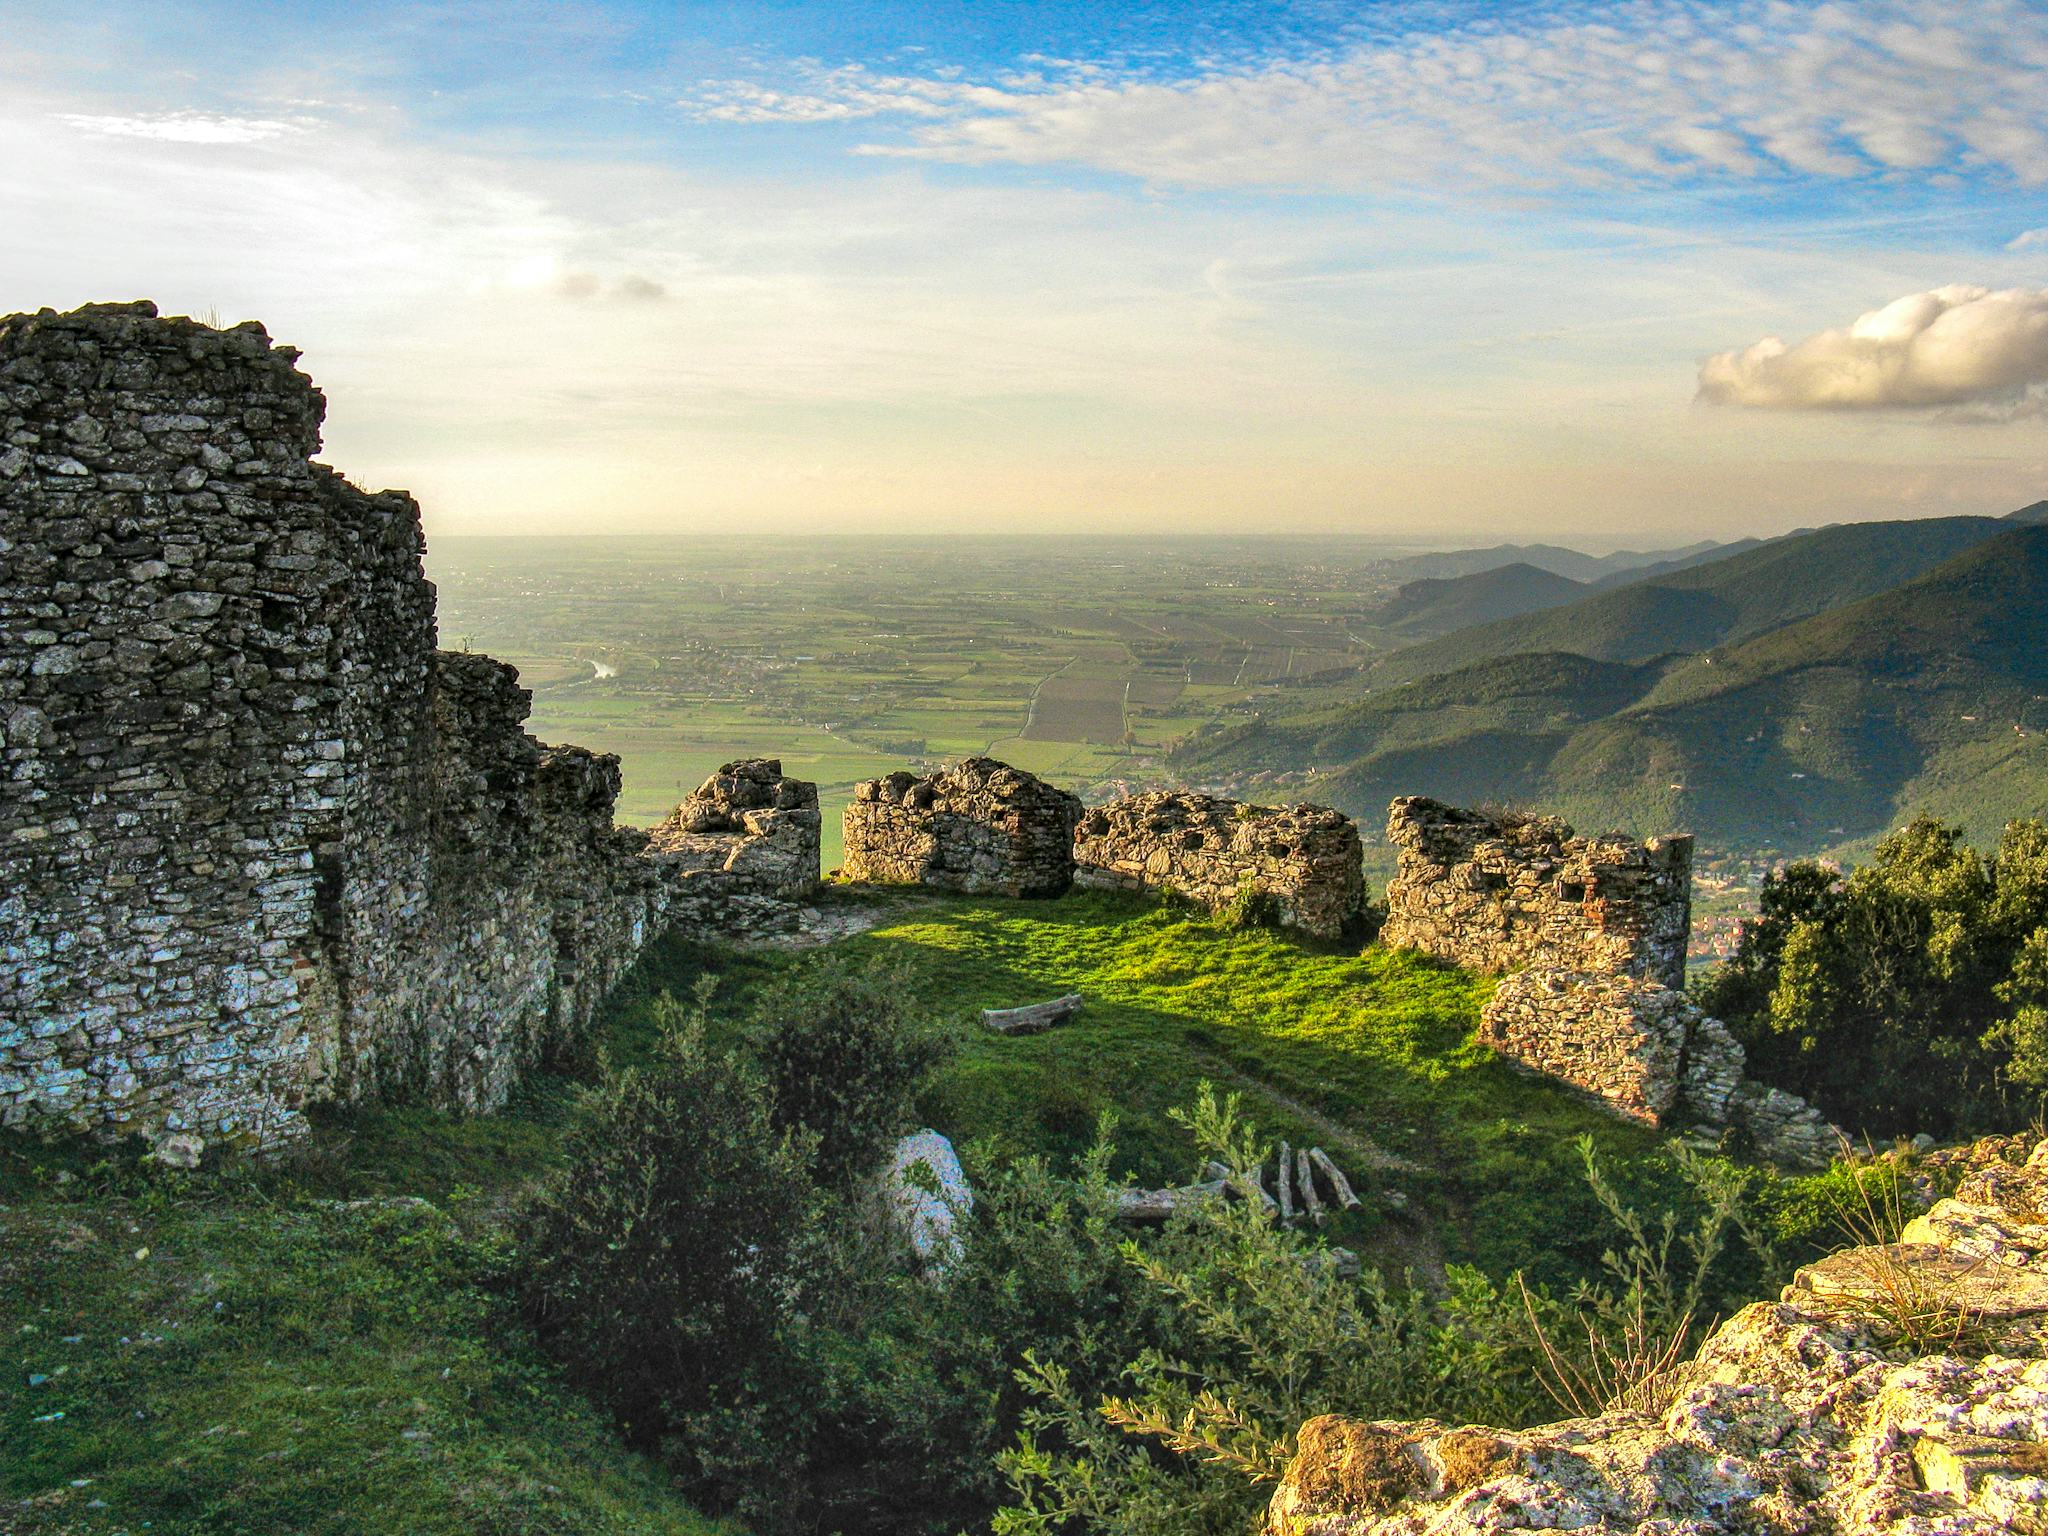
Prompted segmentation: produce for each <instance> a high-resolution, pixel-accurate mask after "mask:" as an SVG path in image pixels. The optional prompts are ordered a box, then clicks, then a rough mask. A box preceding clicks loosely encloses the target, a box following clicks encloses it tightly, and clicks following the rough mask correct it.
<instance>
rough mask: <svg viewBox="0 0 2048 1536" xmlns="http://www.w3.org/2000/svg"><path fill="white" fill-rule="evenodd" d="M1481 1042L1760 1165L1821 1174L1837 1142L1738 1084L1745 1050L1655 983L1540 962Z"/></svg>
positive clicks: (1492, 1010) (1797, 1102)
mask: <svg viewBox="0 0 2048 1536" xmlns="http://www.w3.org/2000/svg"><path fill="white" fill-rule="evenodd" d="M1480 1038H1481V1039H1482V1040H1484V1041H1485V1042H1486V1043H1487V1044H1488V1045H1490V1046H1492V1047H1493V1049H1494V1050H1496V1051H1498V1052H1499V1053H1500V1054H1501V1055H1502V1056H1504V1057H1506V1058H1507V1059H1508V1060H1509V1061H1511V1062H1513V1063H1514V1064H1515V1065H1516V1066H1518V1067H1521V1068H1523V1069H1524V1070H1526V1071H1530V1072H1534V1073H1537V1074H1539V1075H1541V1076H1544V1077H1548V1078H1551V1079H1553V1080H1555V1081H1558V1082H1562V1083H1566V1084H1568V1085H1570V1086H1571V1087H1573V1088H1576V1089H1578V1090H1579V1091H1580V1092H1582V1093H1584V1094H1586V1095H1588V1096H1589V1097H1590V1098H1592V1099H1593V1100H1595V1101H1596V1102H1597V1103H1598V1104H1599V1105H1600V1106H1601V1107H1602V1108H1603V1109H1606V1110H1608V1111H1610V1112H1611V1113H1613V1114H1616V1115H1618V1116H1620V1117H1621V1118H1623V1119H1626V1120H1634V1121H1636V1122H1637V1123H1638V1124H1642V1125H1648V1126H1652V1127H1656V1128H1658V1129H1669V1128H1674V1127H1691V1128H1697V1129H1700V1130H1703V1131H1706V1132H1708V1133H1709V1134H1711V1135H1713V1136H1714V1137H1716V1138H1717V1139H1719V1140H1722V1141H1723V1144H1725V1145H1726V1146H1728V1148H1729V1150H1731V1151H1740V1152H1742V1153H1743V1154H1745V1155H1748V1156H1752V1157H1756V1158H1760V1159H1762V1160H1763V1161H1765V1162H1769V1163H1776V1164H1779V1165H1782V1166H1785V1167H1792V1168H1825V1167H1826V1166H1827V1165H1828V1162H1829V1161H1830V1159H1832V1158H1833V1157H1834V1156H1835V1155H1836V1154H1837V1153H1838V1152H1840V1151H1841V1149H1842V1147H1843V1145H1844V1141H1843V1137H1842V1133H1841V1132H1840V1131H1839V1130H1837V1129H1836V1128H1835V1127H1834V1126H1832V1125H1830V1124H1828V1122H1827V1120H1826V1118H1825V1117H1824V1116H1822V1115H1821V1113H1820V1111H1818V1110H1816V1109H1815V1108H1814V1107H1813V1106H1812V1105H1810V1104H1808V1103H1807V1102H1806V1101H1805V1100H1804V1099H1802V1098H1799V1097H1797V1096H1796V1095H1794V1094H1790V1093H1786V1092H1784V1091H1783V1090H1781V1089H1777V1088H1766V1087H1764V1086H1762V1085H1761V1084H1758V1083H1753V1082H1750V1081H1749V1080H1748V1079H1746V1078H1745V1077H1744V1076H1743V1062H1744V1057H1745V1053H1744V1051H1743V1049H1742V1045H1741V1042H1740V1041H1738V1040H1737V1039H1736V1038H1735V1037H1734V1036H1733V1035H1732V1034H1730V1033H1729V1031H1728V1028H1727V1026H1726V1025H1724V1024H1723V1023H1722V1022H1721V1021H1720V1020H1719V1019H1715V1018H1710V1017H1709V1016H1707V1015H1706V1014H1705V1013H1703V1012H1701V1011H1700V1007H1699V1005H1698V1004H1697V1003H1695V1002H1693V1001H1692V999H1691V998H1689V997H1687V996H1686V995H1685V994H1684V993H1683V992H1675V991H1673V990H1672V989H1671V988H1669V987H1666V986H1664V985H1663V984H1662V983H1660V982H1655V981H1645V980H1644V979H1642V978H1641V977H1637V976H1626V975H1614V974H1600V973H1593V972H1586V971H1569V970H1562V969H1558V968H1556V967H1545V966H1538V967H1533V968H1531V969H1529V970H1526V971H1518V972H1516V973H1515V974H1514V975H1512V976H1509V977H1507V978H1505V979H1504V980H1503V981H1502V982H1501V983H1500V985H1499V986H1498V987H1497V988H1495V990H1494V994H1493V997H1492V998H1491V999H1490V1000H1489V1001H1488V1002H1487V1005H1486V1007H1485V1009H1484V1010H1483V1012H1482V1013H1481V1016H1480ZM1731 1132H1732V1133H1733V1134H1732V1136H1731V1135H1730V1133H1731Z"/></svg>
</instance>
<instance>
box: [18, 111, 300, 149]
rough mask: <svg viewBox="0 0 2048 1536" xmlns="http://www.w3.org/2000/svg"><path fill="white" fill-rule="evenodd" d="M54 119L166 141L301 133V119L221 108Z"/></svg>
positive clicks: (236, 140)
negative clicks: (242, 114)
mask: <svg viewBox="0 0 2048 1536" xmlns="http://www.w3.org/2000/svg"><path fill="white" fill-rule="evenodd" d="M57 117H58V120H59V121H61V122H65V123H68V124H70V125H71V126H72V127H73V128H76V129H78V130H80V131H81V132H84V133H96V134H102V135H105V136H106V137H108V138H116V139H158V140H161V141H163V142H165V143H168V144H259V143H261V142H262V141H263V140H265V139H276V138H282V137H284V136H285V135H286V134H292V133H303V132H305V131H306V127H307V125H306V124H304V123H296V122H285V121H282V120H280V119H277V118H269V117H233V116H229V115H228V114H226V113H221V112H155V113H147V114H135V115H130V116H100V115H95V114H92V113H86V112H60V113H58V114H57Z"/></svg>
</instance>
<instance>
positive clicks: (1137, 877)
mask: <svg viewBox="0 0 2048 1536" xmlns="http://www.w3.org/2000/svg"><path fill="white" fill-rule="evenodd" d="M1074 864H1075V871H1074V879H1075V882H1076V883H1077V884H1079V885H1083V886H1088V887H1091V888H1095V889H1107V890H1126V891H1138V890H1161V889H1165V888H1168V887H1170V888H1172V889H1173V890H1174V891H1176V892H1178V893H1180V894H1181V895H1183V896H1186V897H1188V898H1189V899H1191V900H1193V901H1197V902H1200V903H1201V904H1203V905H1204V906H1207V907H1211V908H1219V907H1223V906H1226V905H1228V904H1229V903H1230V902H1231V901H1232V900H1233V899H1234V898H1235V897H1236V896H1237V894H1238V892H1239V891H1240V889H1243V888H1245V887H1250V888H1251V889H1254V890H1256V891H1258V892H1260V893H1262V894H1264V895H1267V896H1270V897H1272V898H1273V899H1274V900H1275V901H1276V902H1277V903H1278V906H1279V912H1280V920H1281V922H1282V923H1283V924H1284V925H1285V926H1287V927H1291V928H1296V929H1299V930H1300V931H1302V932H1303V933H1306V934H1309V935H1311V936H1313V937H1316V938H1320V939H1336V938H1339V937H1340V936H1342V934H1343V933H1344V930H1345V928H1346V927H1347V925H1349V924H1350V923H1352V922H1353V920H1354V919H1356V918H1357V917H1358V916H1359V915H1360V914H1361V913H1362V912H1363V911H1364V909H1365V871H1364V850H1363V846H1362V844H1361V843H1360V840H1359V836H1358V827H1357V824H1356V823H1355V822H1353V821H1352V820H1351V818H1350V817H1349V816H1346V815H1344V814H1342V813H1341V812H1338V811H1333V810H1330V809H1328V808H1327V807H1324V806H1316V805H1297V806H1293V807H1291V808H1284V809H1283V808H1272V807H1267V806H1255V805H1245V804H1242V803H1240V802H1239V801H1236V800H1225V799H1220V798H1218V797H1216V796H1213V795H1201V794H1183V793H1175V792H1171V791H1161V792H1157V793H1153V794H1143V795H1133V796H1129V797H1127V798H1125V799H1122V800H1115V801H1111V802H1110V803H1109V804H1107V805H1101V806H1096V807H1093V808H1091V809H1089V810H1087V811H1085V812H1083V813H1082V816H1081V821H1080V825H1079V828H1078V829H1077V831H1076V833H1075V836H1074Z"/></svg>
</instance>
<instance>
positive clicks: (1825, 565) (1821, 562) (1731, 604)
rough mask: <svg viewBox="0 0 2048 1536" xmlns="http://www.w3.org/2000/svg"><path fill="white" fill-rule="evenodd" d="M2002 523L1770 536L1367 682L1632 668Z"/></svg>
mask: <svg viewBox="0 0 2048 1536" xmlns="http://www.w3.org/2000/svg"><path fill="white" fill-rule="evenodd" d="M2011 526H2012V525H2011V524H2010V523H2008V522H2005V521H2003V520H2001V519H1999V518H1994V517H1936V518H1924V519H1918V520H1914V521H1907V522H1883V523H1843V524H1840V525H1838V526H1836V527H1832V528H1822V529H1820V530H1818V531H1817V532H1814V533H1809V534H1803V535H1800V536H1799V537H1796V538H1785V539H1776V540H1773V541H1772V542H1770V543H1768V544H1763V545H1759V546H1758V547H1756V548H1754V549H1751V550H1748V551H1747V552H1745V553H1743V554H1739V555H1734V556H1731V557H1729V558H1727V559H1717V560H1711V561H1708V562H1707V563H1705V564H1702V565H1695V566H1690V567H1687V568H1686V569H1684V570H1679V571H1674V572H1670V573H1668V574H1665V575H1661V576H1656V577H1652V578H1650V579H1648V580H1644V581H1636V582H1630V583H1629V584H1627V585H1625V586H1620V587H1617V588H1615V589H1614V590H1613V591H1611V592H1602V593H1599V594H1597V595H1595V596H1592V597H1587V598H1582V599H1581V600H1579V601H1578V602H1574V603H1568V604H1565V605H1563V606H1561V607H1556V608H1547V609H1544V610H1542V611H1541V612H1538V613H1529V614H1523V615H1521V616H1520V617H1517V618H1511V619H1503V620H1500V621H1498V622H1496V623H1492V624H1483V625H1480V626H1478V627H1476V628H1474V629H1470V630H1464V631H1461V632H1459V633H1457V634H1453V635H1447V636H1445V637H1443V638H1442V639H1439V640H1433V641H1430V642H1427V643H1425V644H1422V645H1417V646H1410V647H1408V648H1406V649H1404V650H1400V651H1396V652H1394V653H1393V654H1391V655H1389V656H1387V657H1385V658H1383V659H1382V660H1380V661H1378V662H1376V663H1375V664H1374V665H1373V666H1372V668H1371V669H1370V670H1369V672H1368V680H1369V681H1370V682H1372V683H1373V684H1374V686H1376V687H1377V686H1384V685H1386V684H1389V683H1398V682H1404V681H1407V680H1409V679H1411V678H1417V677H1427V676H1430V675H1431V674H1434V673H1440V672H1449V671H1454V670H1456V669H1457V668H1459V667H1464V666H1469V665H1471V664H1472V663H1473V662H1476V661H1485V660H1489V659H1492V658H1494V657H1499V656H1511V655H1519V654H1523V653H1531V652H1533V653H1542V652H1549V651H1568V652H1571V653H1573V654H1575V655H1579V656H1591V657H1594V658H1595V659H1597V660H1600V661H1636V662H1640V661H1648V660H1650V659H1651V658H1653V657H1656V656H1662V655H1665V654H1667V653H1670V652H1673V651H1704V650H1707V649H1708V648H1710V647H1712V646H1717V645H1729V644H1733V643H1736V642H1738V641H1741V640H1744V639H1747V638H1749V637H1750V636H1752V635H1759V634H1763V633H1764V632H1766V631H1768V630H1772V629H1776V628H1779V627H1781V626H1783V625H1786V624H1790V623H1794V622H1796V621H1797V620H1799V619H1803V618H1807V617H1810V616H1812V615H1813V614H1817V613H1824V612H1826V611H1827V610H1828V609H1830V608H1836V607H1840V606H1841V605H1842V604H1844V603H1849V602H1854V601H1855V600H1857V599H1858V598H1862V597H1868V596H1870V595H1871V594H1873V593H1877V592H1882V591H1885V590H1886V589H1888V588H1891V587H1895V586H1897V585H1898V584H1899V583H1900V582H1902V581H1910V580H1911V579H1912V578H1914V577H1915V576H1918V575H1920V574H1922V573H1923V572H1925V571H1929V570H1932V569H1933V568H1934V567H1935V566H1937V565H1940V564H1941V563H1942V562H1943V561H1945V560H1948V559H1951V558H1953V557H1954V556H1956V555H1958V554H1961V553H1962V552H1963V551H1964V550H1967V549H1970V548H1973V547H1974V546H1976V545H1978V544H1981V543H1983V542H1984V541H1985V540H1986V539H1990V538H1994V537H1996V536H1997V535H1999V534H2001V533H2004V532H2006V531H2008V530H2009V529H2010V527H2011Z"/></svg>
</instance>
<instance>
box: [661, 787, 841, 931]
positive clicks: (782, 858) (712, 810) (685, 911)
mask: <svg viewBox="0 0 2048 1536" xmlns="http://www.w3.org/2000/svg"><path fill="white" fill-rule="evenodd" d="M821 827H822V821H821V818H820V816H819V812H818V786H817V785H815V784H812V783H808V782H806V781H805V780H802V779H790V778H784V777H783V774H782V763H781V762H780V760H778V759H776V758H772V757H754V758H747V759H745V760H743V761H741V762H737V763H727V764H726V765H725V766H724V767H722V768H720V769H719V770H718V772H716V773H714V774H712V775H711V777H710V778H708V779H706V780H705V781H704V782H703V784H701V785H700V786H698V788H697V789H696V791H695V792H693V793H692V794H691V795H690V796H689V797H688V798H687V799H685V800H684V801H683V802H682V803H681V804H680V805H678V806H677V807H676V808H675V810H674V811H673V812H672V813H670V815H669V817H668V819H667V820H665V821H663V822H662V823H661V825H659V826H657V827H656V828H654V830H653V831H652V832H651V833H649V834H648V838H647V849H648V854H649V856H650V857H652V858H654V859H655V860H657V861H658V862H659V863H660V865H661V867H662V871H663V875H664V878H665V880H666V881H668V882H669V883H670V884H671V885H673V886H674V887H676V894H675V896H674V898H673V903H672V908H673V911H674V912H675V914H676V916H677V917H679V918H687V919H689V920H692V921H694V922H697V923H698V924H700V925H701V926H704V927H708V928H711V929H714V930H716V931H718V932H720V933H725V934H728V935H749V934H766V933H772V932H779V931H786V930H787V929H788V928H790V927H791V926H792V925H793V923H794V921H795V918H796V909H795V908H794V907H793V906H792V902H793V901H795V900H797V899H799V898H801V897H803V896H805V895H807V894H808V893H809V892H810V891H811V890H812V889H814V888H815V887H816V886H817V884H818V877H819V843H820V836H819V834H820V831H821Z"/></svg>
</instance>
